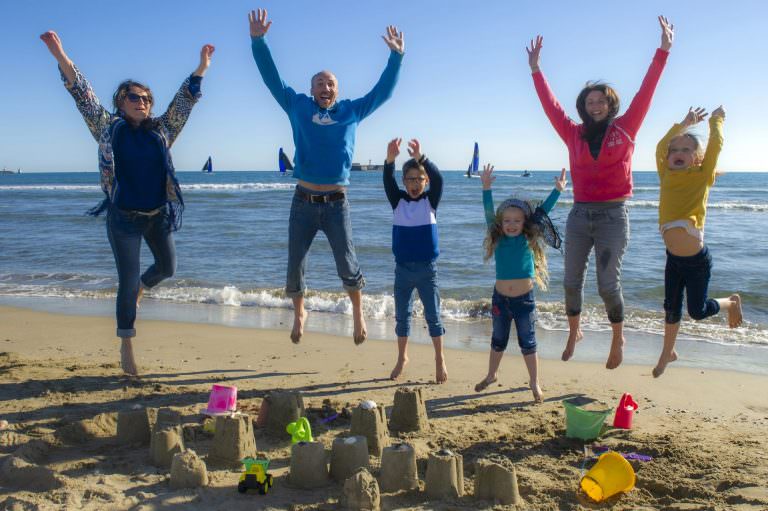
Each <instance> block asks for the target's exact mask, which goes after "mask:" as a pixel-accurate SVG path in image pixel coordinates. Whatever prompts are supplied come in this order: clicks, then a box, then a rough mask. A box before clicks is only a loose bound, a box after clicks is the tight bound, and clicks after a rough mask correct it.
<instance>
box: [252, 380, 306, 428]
mask: <svg viewBox="0 0 768 511" xmlns="http://www.w3.org/2000/svg"><path fill="white" fill-rule="evenodd" d="M264 400H265V401H266V406H267V411H266V414H267V418H266V429H267V431H268V432H269V433H271V434H272V435H275V436H278V437H285V436H286V435H287V433H286V432H285V427H286V426H287V425H288V424H290V423H291V422H295V421H296V420H298V418H299V417H303V416H304V398H302V397H301V394H300V393H298V392H286V391H274V392H270V393H269V394H267V396H266V397H265V398H264ZM262 406H264V405H263V404H262Z"/></svg>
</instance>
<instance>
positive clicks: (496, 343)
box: [491, 287, 536, 355]
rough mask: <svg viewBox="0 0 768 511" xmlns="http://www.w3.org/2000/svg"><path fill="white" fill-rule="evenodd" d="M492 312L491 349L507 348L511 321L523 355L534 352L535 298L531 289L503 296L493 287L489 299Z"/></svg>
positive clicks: (500, 349)
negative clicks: (514, 294) (522, 293)
mask: <svg viewBox="0 0 768 511" xmlns="http://www.w3.org/2000/svg"><path fill="white" fill-rule="evenodd" d="M491 305H492V309H491V313H492V314H493V333H492V334H491V349H493V351H504V350H506V349H507V343H508V342H509V334H510V330H511V329H512V321H513V320H514V321H515V328H516V329H517V343H518V344H519V345H520V351H521V352H522V353H523V355H530V354H531V353H536V298H535V297H534V295H533V291H528V292H527V293H525V294H524V295H520V296H504V295H503V294H501V293H499V292H498V291H496V288H495V287H494V288H493V298H492V299H491Z"/></svg>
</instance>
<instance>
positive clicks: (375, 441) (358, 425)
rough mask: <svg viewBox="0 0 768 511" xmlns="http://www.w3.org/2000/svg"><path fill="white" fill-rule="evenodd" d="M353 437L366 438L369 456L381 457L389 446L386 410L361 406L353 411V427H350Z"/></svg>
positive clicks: (374, 405) (378, 407)
mask: <svg viewBox="0 0 768 511" xmlns="http://www.w3.org/2000/svg"><path fill="white" fill-rule="evenodd" d="M350 433H351V434H352V435H361V436H364V437H365V439H366V441H367V442H368V454H370V455H372V456H381V451H382V450H383V449H384V447H385V446H386V445H387V444H389V433H388V432H387V418H386V416H385V415H384V408H383V407H381V406H376V404H375V403H373V406H372V407H371V406H370V405H368V406H366V404H365V403H362V404H360V405H359V406H358V407H357V408H355V409H354V410H352V426H351V427H350Z"/></svg>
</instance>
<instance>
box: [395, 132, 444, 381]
mask: <svg viewBox="0 0 768 511" xmlns="http://www.w3.org/2000/svg"><path fill="white" fill-rule="evenodd" d="M401 142H402V139H400V138H396V139H394V140H392V141H390V142H389V145H388V146H387V160H386V162H385V164H384V191H385V192H386V194H387V199H388V200H389V204H390V205H391V206H392V211H393V218H392V252H393V253H394V254H395V333H396V334H397V351H398V356H397V364H396V365H395V368H394V369H393V370H392V373H391V374H390V376H389V377H390V378H391V379H392V380H397V379H398V377H399V376H400V374H401V373H402V372H403V369H404V368H405V366H406V364H407V363H408V354H407V348H408V335H409V333H410V328H411V313H412V311H413V290H414V288H415V289H417V290H418V291H419V298H420V299H421V303H422V305H423V306H424V318H425V319H426V321H427V325H428V328H429V335H430V337H432V344H433V346H434V348H435V382H436V383H444V382H445V381H446V380H447V379H448V371H447V370H446V368H445V360H444V359H443V334H444V333H445V328H443V324H442V323H441V321H440V293H439V289H438V285H437V265H436V262H435V261H436V260H437V256H438V255H439V254H440V250H439V248H438V238H437V205H438V204H439V203H440V198H441V197H442V194H443V177H442V176H441V175H440V171H439V170H438V168H437V166H436V165H435V164H434V163H432V162H431V161H430V160H428V159H427V157H426V156H425V155H424V154H422V153H421V147H420V145H419V141H418V140H416V139H413V140H411V141H410V142H408V154H409V155H410V156H411V159H410V160H408V161H406V162H405V164H404V165H403V185H405V190H401V189H400V187H398V186H397V181H395V158H397V155H399V154H400V143H401ZM427 186H428V187H429V189H428V190H427Z"/></svg>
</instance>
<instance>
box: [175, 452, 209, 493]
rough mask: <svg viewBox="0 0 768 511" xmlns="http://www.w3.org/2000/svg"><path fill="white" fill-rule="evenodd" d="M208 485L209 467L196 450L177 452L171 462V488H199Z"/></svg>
mask: <svg viewBox="0 0 768 511" xmlns="http://www.w3.org/2000/svg"><path fill="white" fill-rule="evenodd" d="M207 485H208V468H207V467H206V466H205V463H204V462H203V460H201V459H200V458H199V457H198V456H197V453H195V451H193V450H192V449H187V450H185V451H184V452H180V453H176V454H174V456H173V461H172V462H171V488H174V489H178V488H197V487H199V486H207Z"/></svg>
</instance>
